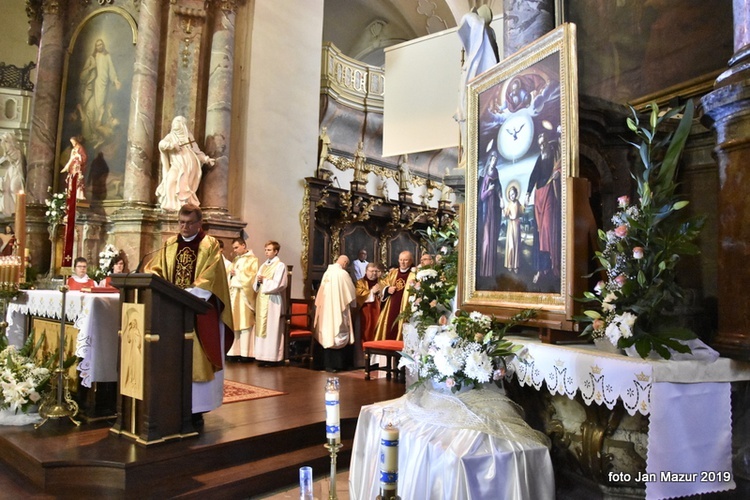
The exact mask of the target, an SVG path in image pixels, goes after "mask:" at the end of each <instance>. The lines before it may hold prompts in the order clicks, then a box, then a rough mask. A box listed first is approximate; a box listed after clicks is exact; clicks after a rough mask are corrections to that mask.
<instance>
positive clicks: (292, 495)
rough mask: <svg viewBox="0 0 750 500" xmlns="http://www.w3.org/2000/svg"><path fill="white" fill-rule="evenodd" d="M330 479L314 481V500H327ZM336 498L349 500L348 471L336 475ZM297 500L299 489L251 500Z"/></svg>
mask: <svg viewBox="0 0 750 500" xmlns="http://www.w3.org/2000/svg"><path fill="white" fill-rule="evenodd" d="M329 483H330V478H329V477H325V478H322V479H318V480H317V481H315V484H314V486H313V491H314V493H315V500H326V499H327V498H328V492H329ZM336 496H337V497H338V500H349V471H344V472H339V473H338V474H336ZM256 499H257V500H260V499H267V500H299V487H295V488H291V489H288V490H285V491H278V492H276V493H272V494H270V495H265V496H259V497H252V499H251V500H256Z"/></svg>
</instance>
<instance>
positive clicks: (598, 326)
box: [593, 318, 605, 332]
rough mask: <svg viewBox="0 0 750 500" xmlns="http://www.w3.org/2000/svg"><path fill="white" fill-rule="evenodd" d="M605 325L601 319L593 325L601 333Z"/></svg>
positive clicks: (596, 320)
mask: <svg viewBox="0 0 750 500" xmlns="http://www.w3.org/2000/svg"><path fill="white" fill-rule="evenodd" d="M604 324H605V323H604V320H603V319H601V318H599V319H595V320H594V323H593V327H594V330H596V331H597V332H598V331H600V330H603V329H604Z"/></svg>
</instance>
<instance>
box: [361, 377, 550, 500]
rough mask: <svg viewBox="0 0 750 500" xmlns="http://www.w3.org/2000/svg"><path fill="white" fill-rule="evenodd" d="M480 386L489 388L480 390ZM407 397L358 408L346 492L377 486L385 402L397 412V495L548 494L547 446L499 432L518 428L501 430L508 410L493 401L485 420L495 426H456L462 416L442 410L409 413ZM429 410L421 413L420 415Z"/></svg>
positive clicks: (458, 499)
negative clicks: (492, 414)
mask: <svg viewBox="0 0 750 500" xmlns="http://www.w3.org/2000/svg"><path fill="white" fill-rule="evenodd" d="M485 391H489V390H482V391H480V392H485ZM472 392H474V393H475V394H474V395H476V393H477V391H472ZM409 397H410V396H409V395H405V396H402V397H401V398H399V399H395V400H392V401H384V402H380V403H375V404H373V405H369V406H364V407H363V408H362V410H361V411H360V414H359V420H358V422H357V431H356V434H355V436H354V446H353V450H352V459H351V463H350V466H349V493H350V496H351V498H352V499H355V500H370V499H373V498H375V497H376V496H377V495H378V493H379V477H380V476H379V461H378V457H379V455H380V436H381V428H380V420H381V416H382V411H383V408H385V407H393V408H397V409H398V412H399V415H401V417H400V422H399V431H400V435H399V444H398V495H399V496H400V497H401V498H404V499H406V498H408V499H412V500H422V499H425V500H427V499H432V500H463V499H466V500H469V499H472V500H481V499H487V500H500V499H509V500H510V499H518V498H533V499H539V500H544V499H552V498H554V496H555V484H554V474H553V470H552V462H551V460H550V457H549V450H548V448H547V446H545V445H544V444H540V443H539V442H531V441H529V440H526V439H525V438H522V437H521V436H519V437H518V440H514V439H504V438H502V437H499V436H498V435H497V434H498V432H495V431H496V430H499V433H501V434H502V433H504V432H508V433H511V434H513V433H515V432H516V431H514V430H512V429H508V428H505V429H503V427H505V426H504V424H503V422H502V420H503V419H502V415H503V414H505V413H506V411H505V410H504V409H503V408H502V407H498V408H497V421H496V422H490V425H489V426H488V427H491V428H494V429H488V430H489V432H482V431H481V430H480V429H481V428H482V427H485V425H484V424H481V423H479V422H478V421H475V422H471V423H469V425H466V426H464V425H459V424H458V423H457V421H459V420H462V419H461V418H458V416H456V419H455V420H454V421H451V420H450V415H448V416H447V418H446V415H440V410H438V411H436V413H435V416H434V418H432V420H431V421H427V420H425V418H413V414H412V413H409V409H408V406H409V405H410V404H413V403H412V402H411V401H410V400H408V398H409ZM510 404H512V403H510ZM449 406H450V405H449ZM446 411H448V410H446ZM430 415H431V413H429V412H427V413H425V415H424V417H427V418H429V417H430ZM524 425H525V424H524ZM528 430H529V431H531V429H528ZM532 432H533V431H532ZM542 438H543V437H542ZM543 439H544V438H543Z"/></svg>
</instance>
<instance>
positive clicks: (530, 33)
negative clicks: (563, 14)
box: [500, 0, 555, 59]
mask: <svg viewBox="0 0 750 500" xmlns="http://www.w3.org/2000/svg"><path fill="white" fill-rule="evenodd" d="M530 5H534V6H533V7H529V6H530ZM503 15H504V17H505V21H504V23H505V29H504V30H503V31H504V37H503V56H501V57H500V59H502V58H503V57H508V56H509V55H511V54H513V53H515V52H517V51H518V50H519V49H521V48H522V47H524V46H525V45H528V44H530V43H531V42H533V41H534V40H536V39H537V38H539V37H541V36H542V35H546V34H547V33H549V32H550V31H552V30H553V29H554V28H555V1H554V0H540V1H538V2H535V3H532V2H517V1H516V0H504V2H503ZM521 26H525V27H524V28H523V29H521V28H520V27H521Z"/></svg>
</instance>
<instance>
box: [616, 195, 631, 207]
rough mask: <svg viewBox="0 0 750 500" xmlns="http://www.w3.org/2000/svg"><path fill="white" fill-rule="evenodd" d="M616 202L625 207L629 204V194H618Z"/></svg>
mask: <svg viewBox="0 0 750 500" xmlns="http://www.w3.org/2000/svg"><path fill="white" fill-rule="evenodd" d="M617 204H618V205H620V207H622V208H625V207H627V206H628V205H630V196H627V195H626V196H620V197H619V198H617Z"/></svg>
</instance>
